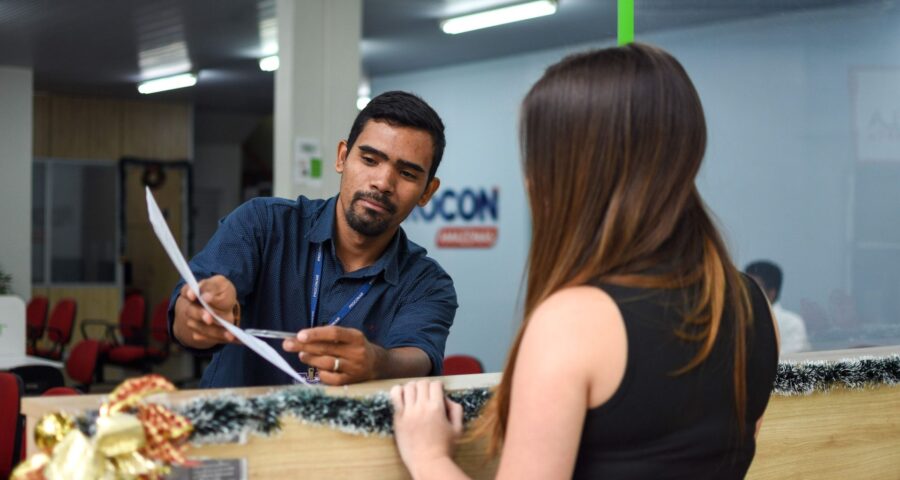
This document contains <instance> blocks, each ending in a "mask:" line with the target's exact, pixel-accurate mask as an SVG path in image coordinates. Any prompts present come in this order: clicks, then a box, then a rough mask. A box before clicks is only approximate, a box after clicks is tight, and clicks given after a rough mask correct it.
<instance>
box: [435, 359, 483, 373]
mask: <svg viewBox="0 0 900 480" xmlns="http://www.w3.org/2000/svg"><path fill="white" fill-rule="evenodd" d="M472 373H484V367H482V366H481V362H479V361H478V359H477V358H475V357H472V356H470V355H450V356H448V357H444V375H469V374H472Z"/></svg>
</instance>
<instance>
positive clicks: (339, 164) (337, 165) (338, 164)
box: [334, 140, 350, 173]
mask: <svg viewBox="0 0 900 480" xmlns="http://www.w3.org/2000/svg"><path fill="white" fill-rule="evenodd" d="M349 153H350V149H349V148H347V141H346V140H341V141H340V142H338V146H337V158H336V159H335V161H334V170H335V171H336V172H337V173H344V166H345V165H346V163H347V155H348V154H349Z"/></svg>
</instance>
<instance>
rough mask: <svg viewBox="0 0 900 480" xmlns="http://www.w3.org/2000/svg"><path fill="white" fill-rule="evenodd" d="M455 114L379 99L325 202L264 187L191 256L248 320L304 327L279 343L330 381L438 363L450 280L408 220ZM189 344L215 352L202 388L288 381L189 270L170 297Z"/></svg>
mask: <svg viewBox="0 0 900 480" xmlns="http://www.w3.org/2000/svg"><path fill="white" fill-rule="evenodd" d="M444 145H445V139H444V125H443V123H442V122H441V119H440V117H438V115H437V113H435V111H434V110H433V109H432V108H431V107H430V106H428V104H426V103H425V102H424V101H422V99H420V98H419V97H416V96H415V95H411V94H409V93H405V92H387V93H384V94H382V95H379V96H378V97H376V98H374V99H372V101H371V102H369V104H368V105H367V106H366V108H364V109H363V110H362V111H361V112H360V113H359V115H358V116H357V118H356V120H355V121H354V123H353V127H352V128H351V130H350V135H349V136H348V138H347V140H345V141H341V142H340V143H339V144H338V149H337V159H336V164H335V168H336V170H337V171H338V173H340V174H341V184H340V192H339V194H338V195H337V196H335V197H332V198H330V199H328V200H310V199H307V198H305V197H302V196H301V197H299V198H298V199H297V200H296V201H290V200H286V199H277V198H256V199H253V200H250V201H248V202H247V203H245V204H243V205H241V206H240V207H238V208H237V209H236V210H234V211H233V212H232V213H230V214H229V215H228V216H226V217H225V218H224V219H222V221H221V222H220V226H219V229H218V230H217V231H216V233H215V235H213V237H212V239H210V241H209V243H208V244H207V245H206V247H205V248H204V249H203V251H201V252H200V253H198V254H197V255H196V256H195V257H194V258H193V259H192V260H191V262H190V266H191V270H192V271H193V272H194V274H195V275H196V276H197V277H198V278H203V280H202V281H201V282H200V292H201V295H203V298H204V300H205V301H206V302H207V303H208V304H209V305H210V306H212V307H213V309H214V310H216V313H217V314H219V315H220V316H222V317H223V318H225V319H226V320H228V321H232V322H234V323H235V324H237V325H239V326H240V327H241V328H244V329H247V328H257V329H271V330H282V331H290V332H298V333H297V335H296V337H293V338H290V339H287V340H284V341H283V342H280V344H279V345H276V350H282V354H283V355H284V357H285V359H287V360H288V362H289V363H291V365H292V366H294V367H295V368H296V369H297V370H298V371H301V372H305V371H306V370H307V368H306V367H314V368H316V369H318V372H319V376H320V378H321V380H322V382H323V383H326V384H331V385H340V384H348V383H355V382H362V381H367V380H372V379H377V378H399V377H417V376H424V375H439V374H440V373H441V367H442V359H443V354H444V344H445V342H446V339H447V334H448V333H449V331H450V326H451V325H452V323H453V317H454V315H455V312H456V308H457V303H456V292H455V290H454V288H453V281H452V280H451V279H450V277H449V276H448V275H447V273H446V272H445V271H444V270H443V269H442V268H441V267H440V265H438V264H437V262H435V261H434V260H432V259H430V258H428V257H427V256H426V252H425V250H424V249H423V248H422V247H420V246H418V245H416V244H415V243H413V242H411V241H409V240H408V239H407V238H406V234H405V233H404V232H403V229H402V228H400V223H401V222H402V221H403V220H404V219H405V218H406V217H407V215H409V213H410V212H411V211H412V209H413V208H415V207H416V206H417V205H418V206H424V205H425V204H427V203H428V200H429V199H430V198H431V196H432V195H433V194H434V192H435V191H436V190H437V188H438V186H439V185H440V180H439V179H438V178H436V177H435V172H436V171H437V168H438V165H439V164H440V161H441V157H442V155H443V151H444ZM169 331H170V333H171V334H172V337H173V338H174V339H176V340H177V341H178V342H179V343H180V344H181V345H183V346H185V347H187V348H188V349H189V350H193V351H207V352H208V351H213V352H215V355H214V357H213V360H212V362H211V363H210V365H209V367H207V369H206V371H205V372H204V374H203V380H202V381H201V386H202V387H237V386H251V385H273V384H284V383H290V382H291V379H290V377H289V376H288V375H286V374H285V373H283V372H281V371H280V370H278V369H276V368H275V367H274V366H272V365H270V364H269V363H268V362H266V361H265V360H264V359H263V358H262V357H259V356H258V355H257V354H256V353H254V352H253V351H251V350H250V349H248V348H246V347H244V346H243V345H241V344H240V343H239V342H238V341H237V340H235V338H234V337H233V336H232V335H231V334H230V333H228V332H227V331H226V330H225V329H224V328H222V327H221V326H220V325H218V324H217V323H216V322H215V321H214V319H213V318H212V317H211V316H210V315H209V313H207V312H205V311H204V310H203V309H202V307H201V306H200V304H199V302H198V300H197V298H196V296H195V295H194V293H193V292H192V291H191V290H190V289H189V288H187V287H186V286H185V285H184V282H183V281H182V282H181V283H179V285H178V286H177V287H176V288H175V292H174V293H173V295H172V301H171V302H170V306H169Z"/></svg>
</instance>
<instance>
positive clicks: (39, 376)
mask: <svg viewBox="0 0 900 480" xmlns="http://www.w3.org/2000/svg"><path fill="white" fill-rule="evenodd" d="M9 372H10V373H15V374H16V375H18V376H19V378H21V379H22V384H23V385H24V390H23V392H22V395H25V396H26V397H29V396H34V395H41V394H43V393H44V392H46V391H47V390H49V389H51V388H53V387H62V386H63V385H65V384H66V380H65V378H63V374H62V371H60V369H58V368H56V367H51V366H50V365H22V366H20V367H15V368H10V369H9Z"/></svg>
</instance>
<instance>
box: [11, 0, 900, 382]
mask: <svg viewBox="0 0 900 480" xmlns="http://www.w3.org/2000/svg"><path fill="white" fill-rule="evenodd" d="M341 3H342V0H336V1H335V0H333V3H331V2H327V1H324V2H323V1H322V0H319V1H311V0H297V1H293V2H292V1H290V0H279V1H277V2H276V1H275V0H262V1H252V0H219V1H212V0H203V1H189V0H181V1H175V0H162V1H154V2H139V1H123V2H100V1H94V0H71V1H66V2H53V1H31V0H3V1H0V146H2V148H0V165H2V174H0V222H2V227H0V269H2V271H3V272H5V273H6V274H8V275H10V276H11V283H10V290H11V293H13V294H15V295H18V296H21V297H23V298H24V299H26V300H27V299H29V298H31V297H32V296H36V295H41V296H46V297H47V298H48V299H49V300H50V303H51V305H52V304H53V303H54V302H56V301H57V300H59V299H61V298H74V299H75V300H76V301H77V302H78V313H77V320H76V325H78V324H80V323H83V322H84V320H87V319H105V320H107V321H109V322H113V323H114V322H116V321H117V318H118V316H119V311H120V309H121V308H122V307H123V304H124V303H123V300H124V298H125V297H126V295H128V294H130V293H139V294H141V295H143V296H144V297H145V299H146V306H145V309H146V312H145V314H146V317H147V318H148V321H149V318H150V316H152V309H153V307H154V306H155V305H157V304H158V303H160V302H162V301H165V300H166V299H167V298H168V295H169V293H170V292H171V288H172V287H173V286H174V284H175V282H176V281H177V274H176V273H175V270H174V268H172V267H171V265H170V264H169V262H168V260H167V259H166V258H165V256H164V253H163V252H162V249H161V248H160V247H159V244H158V242H157V240H156V238H155V237H154V236H153V234H152V231H151V230H150V228H149V224H148V223H147V221H146V214H145V213H142V212H144V211H145V210H144V209H145V206H144V204H143V186H144V185H151V186H152V187H153V189H154V192H155V194H156V197H157V199H158V201H159V202H160V205H161V206H162V207H163V210H164V212H165V213H166V215H167V219H168V220H169V224H170V226H171V227H172V229H173V232H174V233H175V236H176V238H177V239H178V240H179V242H180V246H181V248H182V251H183V252H184V253H185V254H187V255H191V254H193V253H196V252H197V251H199V249H201V248H202V247H203V245H204V244H205V242H206V241H207V240H208V239H209V237H210V236H211V235H212V233H213V232H214V231H215V228H216V224H217V221H218V219H219V218H221V217H222V216H224V215H225V214H227V213H228V212H229V211H231V210H232V209H233V208H235V207H236V206H237V205H239V204H240V203H241V202H243V201H245V200H247V199H249V198H252V197H255V196H260V195H273V194H274V195H279V196H288V197H295V196H296V195H299V194H304V195H307V196H319V197H323V196H330V195H332V194H333V193H335V192H336V191H337V181H338V180H337V176H336V174H334V173H333V172H332V171H331V170H333V168H332V164H333V159H334V152H335V150H336V140H337V139H340V138H343V137H344V136H345V135H346V133H347V131H348V130H349V127H350V121H352V118H353V115H355V112H356V104H357V101H358V100H359V101H360V102H364V101H365V100H364V97H371V96H374V95H377V94H378V93H380V92H383V91H387V90H393V89H402V90H408V91H412V92H414V93H417V94H419V95H420V96H422V97H423V98H424V99H425V100H426V101H428V102H429V103H430V104H431V105H432V106H433V107H434V108H435V109H436V110H437V111H438V112H439V114H440V115H441V116H442V118H443V120H444V122H445V124H446V133H447V149H446V152H445V156H444V160H443V163H442V165H441V167H440V170H439V172H438V176H439V177H441V179H442V186H441V190H440V191H439V192H438V194H437V195H436V197H435V200H434V201H433V202H432V204H430V205H428V206H426V207H425V208H423V209H422V210H420V211H417V212H415V213H414V214H413V215H412V216H411V218H410V219H408V220H407V221H406V222H405V224H404V228H405V229H406V231H407V233H408V234H409V236H410V237H411V239H413V241H415V242H417V243H419V244H421V245H423V246H425V247H426V248H427V249H428V250H429V252H430V253H431V255H432V256H433V257H434V258H436V259H437V260H438V261H439V262H440V263H441V264H442V266H443V267H444V268H445V269H446V270H447V271H448V273H449V274H450V275H451V276H452V277H453V278H454V280H455V284H456V289H457V293H458V296H459V304H460V308H459V310H458V313H457V316H456V321H455V324H454V326H453V329H452V330H451V333H450V337H449V339H448V344H447V354H453V353H465V354H470V355H473V356H475V357H477V358H478V359H480V360H481V362H482V363H483V365H484V366H485V369H486V370H487V371H498V370H500V369H501V368H502V366H503V362H504V359H505V355H506V351H507V347H508V345H509V343H510V342H511V340H512V336H513V333H514V332H515V328H516V327H517V325H518V322H520V321H521V318H520V315H519V310H518V305H519V303H520V300H521V297H522V293H523V292H522V279H523V269H524V268H525V256H526V252H527V248H528V238H529V232H530V228H531V225H529V223H528V222H529V220H528V205H527V202H526V198H525V193H524V188H523V183H522V175H521V171H520V163H519V162H520V161H519V150H518V141H517V118H518V105H519V102H520V101H521V99H522V98H523V96H524V95H525V93H526V91H527V89H528V88H529V87H530V85H531V84H532V83H533V82H534V81H535V80H536V79H537V78H538V77H539V76H540V74H541V73H542V71H543V69H544V68H546V67H547V66H548V65H550V64H552V63H554V62H556V61H557V60H559V59H560V58H561V57H563V56H564V55H566V54H569V53H573V52H577V51H580V50H584V49H587V48H598V47H606V46H611V45H614V44H615V43H616V4H615V3H616V2H613V1H599V0H560V1H559V3H558V11H557V12H556V13H555V14H554V15H550V16H547V17H542V18H536V19H532V20H528V21H524V22H520V23H515V24H510V25H504V26H498V27H494V28H489V29H485V30H480V31H475V32H470V33H466V34H460V35H447V34H444V33H443V32H441V30H440V28H439V23H440V20H441V19H443V18H446V17H448V16H452V15H455V14H460V13H465V12H467V11H476V10H482V9H485V8H489V7H491V6H497V5H504V4H508V3H510V2H509V1H506V0H497V1H494V0H459V1H449V0H364V1H362V2H361V10H360V11H358V12H357V14H356V17H354V16H353V15H352V14H351V15H350V17H349V20H348V18H346V17H344V16H343V13H344V12H343V10H341V9H342V8H344V7H342V6H341ZM343 3H344V4H351V3H353V2H343ZM285 16H289V17H290V18H289V19H287V20H286V19H285V18H284V17H285ZM357 20H358V21H357ZM304 21H311V22H314V23H315V22H318V23H319V24H320V30H322V31H321V32H320V33H319V34H318V35H320V37H321V38H323V39H325V41H324V42H323V44H318V45H316V44H309V43H308V42H307V40H308V37H304V38H299V35H300V33H299V29H298V32H286V31H284V26H285V25H303V22H304ZM325 22H333V23H331V24H326V25H322V24H323V23H325ZM342 22H347V23H342ZM354 22H355V23H354ZM348 24H349V25H351V27H347V26H346V25H348ZM329 25H331V26H336V27H335V28H333V29H331V30H333V31H330V32H329V31H328V30H329V28H328V26H329ZM353 25H356V27H353ZM279 27H281V31H279ZM345 28H346V29H347V31H346V32H345V31H344V30H343V29H345ZM354 28H355V29H354ZM288 33H292V34H295V35H293V36H292V35H288ZM345 33H346V35H344V34H345ZM291 38H294V40H295V41H294V42H293V43H291V44H288V43H285V42H284V39H291ZM340 38H348V39H350V40H353V41H352V42H350V41H349V40H348V41H347V42H344V44H341V43H340V42H339V41H337V40H335V39H340ZM635 39H636V40H638V41H641V42H646V43H651V44H655V45H658V46H660V47H662V48H664V49H666V50H668V51H669V52H671V53H672V54H673V55H674V56H675V57H676V58H678V59H679V60H680V61H681V62H682V63H683V65H684V66H685V68H686V70H687V71H688V73H689V75H690V76H691V78H692V79H693V80H694V82H695V84H696V86H697V88H698V91H699V93H700V96H701V99H702V101H703V104H704V108H705V111H706V115H707V123H708V127H709V144H708V149H707V154H706V158H705V163H704V166H703V169H702V171H701V173H700V176H699V179H698V185H699V189H700V191H701V193H702V194H703V196H704V197H705V200H706V202H707V203H708V205H709V207H710V209H711V210H712V211H713V212H714V213H715V215H716V217H717V218H718V220H719V222H720V226H721V228H722V230H723V232H724V234H725V236H726V238H727V241H728V244H729V246H730V248H731V252H732V255H733V258H734V260H735V262H736V263H737V264H738V266H740V267H743V266H744V265H745V264H747V263H749V262H750V261H752V260H757V259H769V260H772V261H774V262H776V263H777V264H779V265H780V266H781V268H782V270H783V272H784V285H783V289H782V297H781V300H780V302H781V303H782V304H783V305H784V306H785V307H786V308H788V309H790V310H792V311H794V312H797V313H798V314H800V315H801V316H802V317H803V319H804V320H805V322H806V327H807V329H808V333H809V339H810V343H811V346H812V348H813V349H820V350H832V349H840V348H851V347H859V346H871V345H896V344H900V6H898V5H897V3H896V2H894V1H862V2H848V1H831V0H796V1H791V2H785V1H782V0H757V1H753V2H746V1H738V0H727V1H714V0H690V1H674V0H648V1H639V2H636V5H635ZM279 40H282V41H281V42H280V44H279ZM303 49H308V50H309V52H307V56H305V57H304V56H302V55H300V54H297V51H298V50H303ZM348 49H349V50H348ZM347 51H353V52H355V54H350V55H345V54H344V52H347ZM286 52H289V53H290V54H291V55H292V56H291V59H292V60H291V59H286V58H285V53H286ZM301 53H302V52H301ZM273 55H278V56H279V58H280V60H281V65H280V66H279V67H278V70H276V71H275V72H271V71H269V72H267V71H263V70H261V69H260V66H259V60H260V59H262V58H266V57H270V56H273ZM303 58H319V60H316V61H310V62H309V63H308V64H302V62H300V63H298V59H303ZM286 60H291V61H286ZM288 70H289V71H288ZM161 72H166V73H167V74H168V73H185V72H191V73H193V74H195V76H196V85H194V86H192V87H186V88H182V89H178V90H171V91H166V92H160V93H153V94H140V93H138V90H137V85H138V83H140V82H141V81H143V80H147V79H151V78H155V76H159V75H160V73H161ZM323 72H324V73H323ZM307 75H309V76H311V77H313V78H314V79H316V81H317V82H318V83H316V84H315V85H313V86H312V87H309V85H310V83H309V82H308V81H307V77H306V76H307ZM346 77H350V78H346ZM332 80H333V81H334V82H335V83H334V85H337V84H338V83H340V82H343V83H341V85H345V84H347V83H349V84H351V85H352V87H353V88H352V89H350V91H349V92H348V93H347V94H336V93H334V92H332V91H331V90H330V86H331V85H332V82H331V81H332ZM285 82H287V83H285ZM307 87H309V88H307ZM335 88H336V87H335ZM342 88H343V87H342ZM342 91H343V92H347V91H348V89H346V88H344V90H342ZM309 92H313V93H309ZM288 93H292V94H291V95H288ZM304 95H306V96H304ZM341 95H343V96H341ZM335 98H338V100H337V101H335V100H334V99H335ZM304 102H307V103H304ZM335 105H339V107H335ZM335 108H339V109H341V115H340V118H336V119H335V118H332V117H331V115H332V113H333V111H334V110H335ZM285 109H286V110H287V113H285ZM310 109H311V110H314V111H315V112H317V113H316V114H315V115H314V116H313V118H302V119H299V120H298V119H297V118H293V117H298V116H302V115H303V114H302V112H304V111H305V110H310ZM292 116H293V117H292ZM325 117H328V118H329V119H328V120H327V122H331V123H330V125H333V124H337V125H338V126H329V127H328V128H326V129H324V130H321V129H320V130H318V131H317V130H316V129H315V128H307V127H305V126H304V125H309V124H315V123H316V122H317V121H318V120H319V119H322V118H325ZM285 118H288V119H289V120H288V122H289V123H291V125H292V126H291V127H290V128H287V129H286V130H282V131H279V128H284V127H280V126H279V125H284V121H285V120H284V119H285ZM345 118H349V120H346V121H343V120H342V119H345ZM304 122H308V123H304ZM339 125H344V127H340V126H339ZM340 129H343V131H340V132H338V131H337V130H340ZM316 132H318V133H316ZM323 132H324V133H323ZM304 142H306V144H311V145H313V146H314V147H315V148H318V150H319V154H320V156H321V158H322V160H323V164H324V165H323V171H322V174H321V175H318V174H310V173H309V172H308V171H305V170H303V164H302V161H301V160H303V158H301V157H302V155H301V152H299V150H300V149H299V148H298V146H300V145H303V144H304ZM80 336H81V332H80V329H79V328H77V327H76V328H75V332H74V338H73V339H72V342H71V343H72V344H75V343H77V341H78V339H79V338H80ZM189 357H190V355H189V354H186V353H183V352H178V351H177V349H176V350H173V351H172V353H171V354H170V355H169V358H168V359H167V360H166V363H165V364H164V366H163V367H162V370H163V371H164V372H165V373H167V374H169V375H171V376H173V377H176V378H183V377H185V376H188V375H191V374H192V373H193V371H192V360H191V359H190V358H189Z"/></svg>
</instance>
